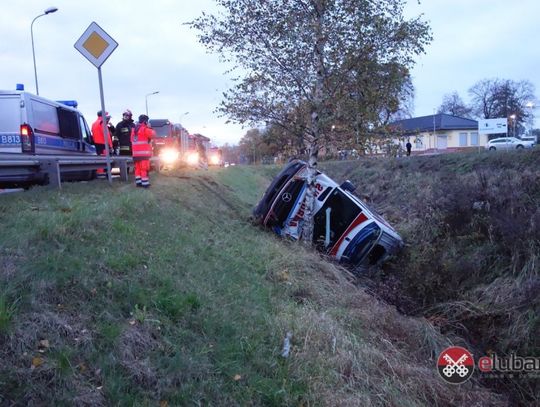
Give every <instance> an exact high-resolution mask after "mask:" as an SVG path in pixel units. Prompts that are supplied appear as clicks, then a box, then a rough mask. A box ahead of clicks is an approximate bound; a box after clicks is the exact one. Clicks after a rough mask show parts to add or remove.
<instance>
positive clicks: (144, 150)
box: [131, 114, 156, 188]
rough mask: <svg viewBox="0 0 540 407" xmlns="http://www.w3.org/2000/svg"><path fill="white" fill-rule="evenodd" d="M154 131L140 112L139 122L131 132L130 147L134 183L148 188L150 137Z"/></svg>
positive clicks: (150, 153) (146, 117)
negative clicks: (133, 168) (133, 166)
mask: <svg viewBox="0 0 540 407" xmlns="http://www.w3.org/2000/svg"><path fill="white" fill-rule="evenodd" d="M155 135H156V133H155V132H154V130H152V129H151V128H150V127H148V116H147V115H145V114H141V115H140V116H139V123H138V124H137V125H136V126H135V128H134V129H133V131H132V132H131V148H132V151H133V162H134V163H135V184H136V185H137V186H138V187H143V188H148V187H149V186H150V179H149V178H148V172H149V171H150V158H151V157H152V144H151V142H152V139H153V138H154V137H155Z"/></svg>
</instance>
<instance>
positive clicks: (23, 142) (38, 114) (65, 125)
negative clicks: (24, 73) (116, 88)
mask: <svg viewBox="0 0 540 407" xmlns="http://www.w3.org/2000/svg"><path fill="white" fill-rule="evenodd" d="M76 106H77V103H76V102H75V101H64V102H60V101H53V100H49V99H46V98H44V97H41V96H37V95H34V94H32V93H29V92H25V91H24V90H0V153H13V154H39V155H41V154H52V155H95V154H96V149H95V147H94V146H93V145H92V133H91V132H90V129H89V127H88V124H87V123H86V120H85V119H84V117H83V115H82V114H81V113H80V112H79V111H78V110H77V109H76Z"/></svg>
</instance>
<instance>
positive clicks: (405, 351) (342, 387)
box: [0, 167, 502, 406]
mask: <svg viewBox="0 0 540 407" xmlns="http://www.w3.org/2000/svg"><path fill="white" fill-rule="evenodd" d="M276 171H277V168H275V167H261V168H257V169H255V168H252V167H235V168H227V169H215V170H212V171H208V172H189V171H179V172H172V173H166V174H160V175H157V174H153V175H152V182H153V186H152V189H150V190H140V189H136V188H135V187H134V186H133V185H130V184H121V183H115V184H114V185H113V187H110V186H108V184H106V183H102V182H97V181H96V182H90V183H79V184H77V183H73V184H64V185H63V189H62V191H55V190H49V189H46V188H42V187H37V188H33V189H31V190H30V191H27V192H24V193H21V194H10V195H6V196H0V222H1V223H2V226H3V233H2V234H1V235H0V264H2V269H1V270H0V293H3V294H0V344H1V345H2V346H1V348H0V360H2V364H0V404H6V405H9V404H17V405H30V404H46V405H69V404H81V405H82V404H90V405H157V404H159V403H160V402H161V401H167V402H168V405H198V404H205V405H224V406H225V405H226V406H230V405H269V406H283V405H313V406H316V405H392V404H393V405H425V404H434V403H438V404H440V405H450V404H452V403H456V402H457V403H459V402H460V401H464V400H465V399H467V398H468V397H473V396H474V397H483V398H484V399H486V400H489V401H490V402H491V403H492V404H493V405H502V404H501V403H502V402H501V400H502V399H501V398H500V397H499V396H497V395H494V394H491V393H489V392H487V391H485V390H482V389H479V388H470V389H467V390H465V391H464V390H456V389H449V388H447V387H446V386H445V385H444V384H443V383H442V382H441V381H440V379H439V378H438V377H437V373H436V371H435V369H434V368H433V361H432V360H430V357H432V354H433V353H435V352H437V351H440V350H441V349H442V348H443V347H444V346H445V345H447V344H448V340H447V339H446V338H444V337H443V336H441V335H440V334H439V333H438V332H436V330H433V329H432V328H430V327H431V325H430V324H429V323H428V322H426V321H425V320H423V319H418V320H417V319H412V318H407V317H402V316H400V315H399V314H398V313H396V312H395V310H394V309H393V308H391V307H388V306H386V305H384V304H381V303H379V302H378V301H376V300H374V298H373V297H371V296H370V295H368V294H367V293H366V292H364V291H363V290H362V289H359V288H357V287H355V286H354V285H353V284H351V282H350V280H349V279H348V278H347V273H345V272H344V271H343V270H341V269H339V268H338V267H336V266H335V265H333V264H329V263H327V262H326V261H325V260H323V259H321V258H319V256H318V255H316V254H314V253H311V252H310V251H309V250H306V249H305V248H304V247H302V246H301V245H297V244H294V243H290V242H284V241H281V240H279V239H277V238H276V237H275V236H273V235H272V234H271V233H268V232H265V231H262V230H261V229H259V228H257V227H254V226H252V225H251V224H250V223H249V221H248V219H249V216H250V209H251V207H252V206H253V205H254V204H255V203H256V201H257V199H258V198H259V197H260V195H261V193H262V192H263V190H264V188H265V187H266V185H267V184H268V182H269V180H270V177H271V175H272V174H275V172H276ZM287 332H292V334H293V339H292V351H291V356H290V357H289V358H288V359H284V358H282V357H281V356H280V353H281V347H282V344H283V338H284V337H285V335H286V334H287ZM419 338H420V340H419ZM42 340H47V341H48V343H49V347H48V348H46V349H43V348H40V347H39V343H40V341H42ZM34 358H39V360H41V361H42V363H41V364H39V365H37V366H34V365H33V360H34ZM456 400H457V401H456Z"/></svg>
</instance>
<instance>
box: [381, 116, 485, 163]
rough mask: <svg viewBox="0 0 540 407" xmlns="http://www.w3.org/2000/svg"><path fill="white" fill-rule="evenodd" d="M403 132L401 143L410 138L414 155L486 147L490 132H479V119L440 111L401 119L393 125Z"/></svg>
mask: <svg viewBox="0 0 540 407" xmlns="http://www.w3.org/2000/svg"><path fill="white" fill-rule="evenodd" d="M391 125H392V126H393V127H394V128H395V129H396V130H398V131H401V132H402V136H401V137H400V143H401V144H403V146H402V147H403V148H405V144H406V143H407V141H410V143H411V144H412V152H413V154H414V153H416V154H422V153H434V152H452V151H466V150H471V149H478V148H480V147H484V146H485V145H486V144H487V142H488V136H487V135H486V134H482V135H479V134H478V122H477V121H476V120H471V119H465V118H463V117H457V116H452V115H449V114H445V113H439V114H435V115H430V116H422V117H415V118H412V119H405V120H399V121H396V122H394V123H392V124H391Z"/></svg>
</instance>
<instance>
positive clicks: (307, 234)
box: [302, 0, 325, 245]
mask: <svg viewBox="0 0 540 407" xmlns="http://www.w3.org/2000/svg"><path fill="white" fill-rule="evenodd" d="M314 5H315V21H314V26H315V33H316V42H315V49H314V58H315V64H316V69H317V79H316V81H315V88H314V95H313V104H312V108H311V135H310V136H311V137H310V138H309V140H308V141H309V145H308V151H309V159H308V173H307V179H306V182H307V191H306V201H305V202H306V208H305V212H304V226H303V228H302V240H303V241H304V244H306V245H311V244H312V241H313V210H314V205H315V177H316V175H317V159H318V156H319V142H320V139H321V128H320V114H321V112H322V110H323V105H324V101H323V90H324V89H323V87H324V79H325V75H324V44H325V38H324V33H323V30H322V27H323V16H324V0H319V1H315V2H314Z"/></svg>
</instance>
